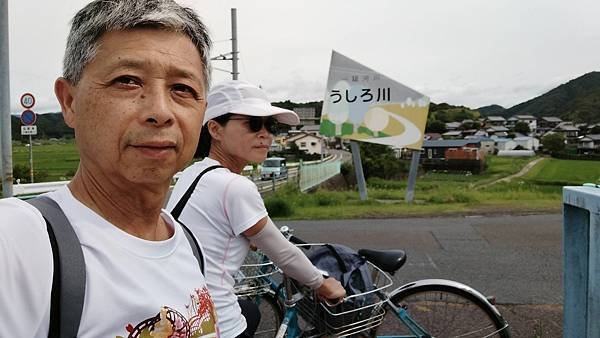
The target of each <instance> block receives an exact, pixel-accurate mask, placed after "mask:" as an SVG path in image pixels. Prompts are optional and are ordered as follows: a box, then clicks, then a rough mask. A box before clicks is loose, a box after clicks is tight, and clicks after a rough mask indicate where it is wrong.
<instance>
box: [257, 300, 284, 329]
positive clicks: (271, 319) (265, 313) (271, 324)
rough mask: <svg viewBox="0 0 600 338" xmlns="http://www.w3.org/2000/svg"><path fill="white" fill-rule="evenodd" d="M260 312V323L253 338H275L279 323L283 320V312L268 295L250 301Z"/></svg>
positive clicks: (277, 303)
mask: <svg viewBox="0 0 600 338" xmlns="http://www.w3.org/2000/svg"><path fill="white" fill-rule="evenodd" d="M252 300H253V301H254V302H255V303H256V304H257V305H258V309H259V310H260V323H259V324H258V328H257V329H256V333H255V334H254V337H256V338H272V337H275V334H276V333H277V330H278V329H279V326H280V325H281V321H282V320H283V310H282V309H281V306H280V305H279V302H278V301H277V299H276V298H275V297H274V296H273V295H271V294H270V293H265V294H262V295H259V296H255V297H254V298H253V299H252Z"/></svg>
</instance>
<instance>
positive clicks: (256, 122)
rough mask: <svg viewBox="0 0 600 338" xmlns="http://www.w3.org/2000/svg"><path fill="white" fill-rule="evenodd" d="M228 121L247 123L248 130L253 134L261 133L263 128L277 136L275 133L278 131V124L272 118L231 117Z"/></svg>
mask: <svg viewBox="0 0 600 338" xmlns="http://www.w3.org/2000/svg"><path fill="white" fill-rule="evenodd" d="M229 120H238V121H247V125H248V129H250V131H251V132H253V133H258V132H259V131H261V130H262V128H263V126H264V127H265V129H266V130H267V131H268V132H269V133H271V134H273V135H275V134H277V131H278V130H279V128H278V127H279V122H277V120H276V119H275V118H274V117H272V116H267V117H261V116H248V117H232V118H230V119H229Z"/></svg>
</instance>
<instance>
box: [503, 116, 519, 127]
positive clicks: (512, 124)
mask: <svg viewBox="0 0 600 338" xmlns="http://www.w3.org/2000/svg"><path fill="white" fill-rule="evenodd" d="M517 122H519V119H518V118H516V117H514V116H512V117H510V118H508V120H506V128H509V129H513V128H514V127H515V124H517Z"/></svg>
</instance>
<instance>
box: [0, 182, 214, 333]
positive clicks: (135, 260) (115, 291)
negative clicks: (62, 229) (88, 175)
mask: <svg viewBox="0 0 600 338" xmlns="http://www.w3.org/2000/svg"><path fill="white" fill-rule="evenodd" d="M48 196H50V197H51V198H52V199H54V200H55V201H56V202H57V203H58V204H59V205H60V206H61V208H62V209H63V211H64V212H65V214H66V216H67V218H68V219H69V221H70V222H71V224H72V225H73V228H74V229H75V233H76V234H77V236H78V237H79V240H80V242H81V246H82V249H83V256H84V259H85V267H86V290H85V300H84V306H83V312H82V317H81V323H80V326H79V333H78V335H77V337H127V336H131V337H143V336H149V335H153V336H156V337H169V336H171V335H172V334H177V333H184V335H183V336H185V332H184V331H187V332H189V331H190V330H191V331H192V332H194V333H195V334H198V336H200V337H219V332H218V329H217V327H216V315H215V311H214V306H213V303H212V301H211V299H210V296H209V294H208V290H207V288H206V283H205V280H204V277H203V276H202V273H201V272H200V268H199V266H198V262H197V260H196V258H195V257H194V256H193V253H192V249H191V247H190V245H189V243H188V241H187V239H186V238H185V234H184V233H183V229H182V228H181V226H180V225H179V224H177V223H176V222H174V220H173V219H172V218H171V216H170V215H169V214H168V213H167V212H163V214H162V217H163V218H164V219H165V220H166V221H167V223H168V224H170V225H171V226H172V227H173V228H174V235H173V236H172V237H171V238H169V239H167V240H165V241H147V240H143V239H140V238H138V237H135V236H132V235H129V234H128V233H126V232H124V231H122V230H120V229H119V228H117V227H116V226H114V225H113V224H111V223H109V222H108V221H106V220H105V219H103V218H102V217H100V216H99V215H98V214H96V213H95V212H94V211H92V210H91V209H89V208H87V207H86V206H85V205H83V204H82V203H80V202H79V201H78V200H76V199H75V198H74V197H73V195H72V194H71V192H70V190H69V189H68V187H64V188H61V189H60V190H58V191H55V192H53V193H49V194H48ZM0 217H1V218H0V271H1V273H0V337H47V336H48V326H49V318H50V290H51V288H52V274H53V261H52V251H51V250H52V248H51V246H50V241H49V238H48V233H47V230H46V223H45V221H44V219H43V218H42V216H41V214H40V212H39V211H38V210H37V209H36V208H34V207H33V206H31V205H29V204H28V203H26V202H24V201H21V200H19V199H16V198H7V199H2V200H0ZM174 224H175V225H174ZM152 328H153V329H152ZM151 332H152V333H151ZM162 334H164V335H162ZM173 336H175V335H173Z"/></svg>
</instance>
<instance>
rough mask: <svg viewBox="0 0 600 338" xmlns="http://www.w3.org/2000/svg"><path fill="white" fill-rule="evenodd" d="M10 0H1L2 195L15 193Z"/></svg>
mask: <svg viewBox="0 0 600 338" xmlns="http://www.w3.org/2000/svg"><path fill="white" fill-rule="evenodd" d="M8 55H9V53H8V0H0V139H1V143H2V150H1V154H2V197H12V195H13V185H12V184H13V168H12V141H11V138H12V137H11V128H10V82H9V80H10V76H9V75H10V70H9V69H10V68H9V63H8V61H9V60H8Z"/></svg>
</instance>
